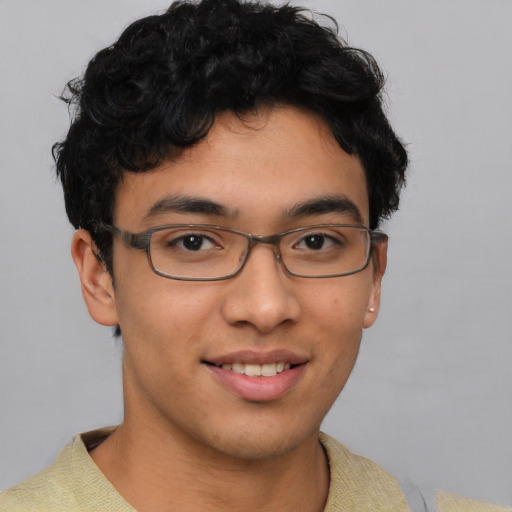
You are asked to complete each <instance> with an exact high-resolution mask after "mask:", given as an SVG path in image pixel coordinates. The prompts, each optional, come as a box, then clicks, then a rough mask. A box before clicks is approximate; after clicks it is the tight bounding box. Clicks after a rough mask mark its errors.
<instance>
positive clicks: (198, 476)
mask: <svg viewBox="0 0 512 512" xmlns="http://www.w3.org/2000/svg"><path fill="white" fill-rule="evenodd" d="M91 456H92V458H93V460H94V462H95V463H96V464H97V465H98V467H99V468H100V469H101V470H102V471H103V473H104V474H105V476H106V477H107V478H108V479H109V480H110V481H111V482H112V484H113V485H114V487H115V488H116V489H117V490H118V492H119V493H120V494H121V495H122V496H123V497H124V499H125V500H126V501H127V502H128V503H130V504H131V505H132V506H133V507H134V508H135V509H136V510H138V511H139V512H149V511H154V510H161V511H167V510H177V509H181V510H187V511H191V512H192V511H196V510H197V511H201V512H202V511H204V510H208V511H210V512H217V511H219V512H220V511H223V512H229V511H235V510H236V511H240V510H244V511H247V512H252V511H254V512H256V511H258V512H260V511H261V510H265V511H268V512H273V511H276V512H277V511H279V512H287V511H290V512H291V511H294V512H295V511H297V510H307V511H311V512H321V511H322V510H323V509H324V506H325V502H326V500H327V494H328V488H329V469H328V463H327V459H326V456H325V453H324V451H323V448H322V446H321V445H320V443H319V441H318V432H315V433H313V434H312V435H311V436H310V437H309V438H307V439H305V440H304V441H303V442H301V443H300V445H299V446H297V447H295V448H294V449H292V450H290V451H288V452H287V453H284V454H281V455H276V456H274V457H271V458H261V459H251V460H247V459H240V458H236V457H233V456H230V455H226V454H223V453H219V452H218V451H215V450H213V449H211V448H207V447H204V446H198V445H197V443H194V440H192V439H187V438H186V437H184V436H182V435H180V434H178V433H176V432H170V431H168V430H167V431H165V430H163V429H160V428H158V425H156V424H155V423H149V422H148V423H146V424H144V425H139V424H136V423H135V422H133V423H132V422H130V421H128V419H127V420H125V422H124V423H123V424H122V425H121V426H120V427H119V428H118V429H117V430H116V431H115V432H114V433H113V434H112V435H111V436H110V437H109V438H108V439H107V440H106V441H104V442H103V443H102V444H101V445H99V446H98V447H97V448H95V449H94V450H93V451H92V452H91Z"/></svg>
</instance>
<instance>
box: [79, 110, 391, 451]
mask: <svg viewBox="0 0 512 512" xmlns="http://www.w3.org/2000/svg"><path fill="white" fill-rule="evenodd" d="M177 198H179V199H180V201H176V199H177ZM184 198H185V199H184ZM325 198H331V199H332V198H336V199H339V200H340V201H338V202H337V203H336V201H335V202H331V203H336V204H338V203H342V204H346V203H352V205H353V206H355V209H354V208H352V209H348V210H345V209H343V208H339V207H334V206H328V207H319V208H310V209H309V210H307V211H302V212H300V214H297V211H298V208H297V207H298V205H303V204H305V203H308V202H309V203H313V204H317V205H321V204H323V205H325V204H327V203H326V202H325V201H324V202H322V200H323V199H325ZM194 199H201V200H202V203H203V204H204V203H208V204H211V203H215V204H216V205H219V206H220V208H217V207H216V208H213V209H212V208H204V206H198V204H199V202H198V201H194ZM331 203H329V204H331ZM155 205H159V206H158V208H155ZM294 212H295V213H294ZM174 223H196V224H199V223H201V224H215V225H221V226H226V227H230V228H234V229H237V230H240V231H243V232H246V233H252V234H255V235H271V234H274V233H279V232H282V231H286V230H289V229H293V228H296V227H301V226H308V225H313V224H321V223H349V224H359V223H363V224H365V225H368V197H367V189H366V181H365V175H364V171H363V168H362V166H361V163H360V161H359V160H358V158H357V157H355V156H349V155H348V154H346V153H345V152H344V151H343V150H342V149H341V148H340V147H339V146H338V145H337V143H336V142H335V141H334V139H333V138H332V135H331V134H330V132H329V129H328V127H327V126H326V124H325V123H324V122H323V121H322V120H321V119H320V118H319V117H316V116H315V115H313V114H311V113H306V112H304V111H302V110H298V109H295V108H291V107H286V108H285V107H282V108H277V107H276V108H273V109H271V110H264V111H260V112H258V113H256V114H253V115H251V116H246V118H244V120H243V121H241V120H240V119H238V118H237V117H235V116H234V115H232V114H229V113H228V114H225V115H222V116H221V117H219V118H218V120H217V122H216V124H215V125H214V127H213V128H212V130H211V131H210V133H209V135H208V137H207V139H206V140H204V141H202V142H201V143H199V144H197V145H196V146H195V147H193V148H191V149H188V150H186V151H185V152H184V153H183V154H182V155H180V156H179V157H178V158H176V159H174V160H173V161H167V162H164V163H163V164H162V165H160V166H159V167H158V168H157V169H154V170H152V171H150V172H146V173H139V174H132V173H126V175H125V176H124V179H123V181H122V183H121V184H120V186H119V189H118V191H117V198H116V208H115V218H114V225H116V226H118V227H120V228H122V229H125V230H129V231H132V232H134V233H137V232H140V231H143V230H146V229H149V228H151V227H154V226H158V225H163V224H174ZM113 253H114V259H113V267H114V282H115V287H110V288H108V285H107V284H105V283H107V281H108V279H109V278H108V277H107V275H106V274H102V276H101V279H98V283H103V284H102V285H101V286H103V288H104V289H105V290H107V291H106V292H104V295H103V297H102V298H101V300H98V298H97V297H96V298H95V297H94V293H92V294H88V293H85V292H84V295H85V296H86V300H87V302H88V306H89V311H90V312H91V315H92V316H93V317H94V318H95V319H96V320H97V321H99V322H100V323H103V324H109V325H115V324H116V323H119V325H120V326H121V330H122V333H123V341H124V348H125V352H124V380H125V409H126V417H125V422H133V423H134V424H137V423H138V424H140V425H142V424H143V423H144V422H147V423H150V424H151V425H153V426H154V425H158V426H159V427H160V428H162V429H166V431H171V432H173V433H174V434H175V435H178V436H181V437H182V438H183V439H187V440H189V441H191V442H193V443H196V444H197V445H200V446H202V447H203V448H204V447H206V448H208V449H211V450H214V451H216V452H221V453H223V454H227V455H229V456H233V457H238V458H248V459H251V458H261V457H271V456H275V455H277V454H280V453H285V452H287V451H290V450H291V449H293V448H295V447H298V446H300V445H301V443H303V442H305V441H306V440H307V439H311V438H312V437H314V436H316V435H317V431H318V429H319V427H320V423H321V421H322V419H323V418H324V416H325V415H326V413H327V411H328V410H329V408H330V407H331V405H332V404H333V402H334V400H335V399H336V397H337V396H338V394H339V393H340V391H341V389H342V388H343V386H344V384H345V382H346V381H347V378H348V377H349V375H350V372H351V370H352V368H353V366H354V363H355V360H356V356H357V353H358V350H359V344H360V340H361V335H362V330H363V328H364V327H369V326H370V325H371V324H372V323H373V322H374V320H375V317H376V312H377V311H378V303H379V297H380V278H381V272H382V271H383V268H384V266H385V247H384V246H378V248H377V254H376V258H374V260H373V262H372V264H371V265H369V266H368V267H367V268H366V269H365V270H363V271H361V272H359V273H357V274H354V275H350V276H343V277H336V278H323V279H322V278H313V279H305V278H301V277H294V276H291V275H289V274H288V273H287V272H286V271H285V269H284V268H283V267H282V265H281V264H280V262H279V261H278V260H276V258H275V255H274V252H273V249H272V247H271V246H269V245H264V244H259V245H256V246H255V247H254V248H253V249H252V251H251V253H250V255H249V258H248V260H247V262H246V264H245V266H244V268H243V269H242V271H241V272H240V273H239V274H238V275H236V276H235V277H233V278H230V279H228V280H225V281H209V282H190V281H177V280H172V279H166V278H163V277H160V276H158V275H156V274H155V273H154V272H153V271H152V270H151V268H150V266H149V264H148V261H147V258H146V254H145V253H144V252H143V251H139V250H136V249H133V248H130V247H128V246H126V245H125V244H124V243H123V242H122V240H120V239H118V238H117V237H116V238H115V240H114V251H113ZM379 262H380V264H379ZM101 286H100V288H101ZM88 295H89V297H88ZM91 295H92V296H91ZM372 309H373V310H374V311H372ZM283 367H284V370H283ZM235 370H237V371H235ZM281 370H283V371H281ZM239 371H242V372H245V373H246V374H251V373H253V372H256V373H258V372H261V371H263V372H264V373H268V374H269V375H270V376H250V375H245V374H241V373H238V372H239ZM276 372H279V373H276Z"/></svg>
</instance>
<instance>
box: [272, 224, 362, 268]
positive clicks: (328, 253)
mask: <svg viewBox="0 0 512 512" xmlns="http://www.w3.org/2000/svg"><path fill="white" fill-rule="evenodd" d="M280 249H281V257H282V259H283V263H284V265H285V266H286V268H287V269H288V271H289V272H291V273H292V274H297V275H299V276H304V277H329V276H338V275H344V274H352V273H354V272H357V271H359V270H362V269H363V268H364V267H365V266H366V265H367V263H368V255H369V252H370V236H369V233H368V231H367V230H366V229H362V228H358V227H353V226H313V227H310V228H305V229H303V230H301V231H296V232H294V233H289V234H288V235H286V236H284V237H283V238H282V240H281V248H280Z"/></svg>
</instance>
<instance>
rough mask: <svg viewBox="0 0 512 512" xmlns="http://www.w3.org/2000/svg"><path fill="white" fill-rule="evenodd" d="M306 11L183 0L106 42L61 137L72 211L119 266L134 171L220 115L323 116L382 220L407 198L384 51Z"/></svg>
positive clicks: (76, 90) (57, 152)
mask: <svg viewBox="0 0 512 512" xmlns="http://www.w3.org/2000/svg"><path fill="white" fill-rule="evenodd" d="M324 19H327V20H328V21H329V23H328V26H323V25H321V24H320V23H318V22H317V21H315V19H314V17H313V16H312V15H311V13H310V12H309V11H306V10H305V9H302V8H299V7H294V6H290V5H283V6H275V5H270V4H267V3H260V2H244V1H242V0H202V1H199V2H194V1H187V0H185V1H178V2H175V3H173V4H172V5H171V6H170V7H169V9H168V10H167V11H166V12H165V13H163V14H161V15H155V16H149V17H147V18H143V19H140V20H138V21H136V22H134V23H133V24H131V25H130V26H129V27H128V28H127V29H126V30H125V31H124V32H123V34H122V35H121V37H120V38H119V39H118V41H117V42H115V43H114V44H113V45H112V46H109V47H108V48H105V49H103V50H101V51H100V52H99V53H98V54H97V55H96V56H95V57H94V58H93V59H92V60H91V62H90V63H89V65H88V67H87V70H86V72H85V74H84V76H83V77H82V78H77V79H75V80H72V81H71V82H69V83H68V84H67V88H66V90H65V92H64V93H63V95H62V98H63V99H64V100H65V101H66V102H68V103H69V104H70V106H71V107H72V111H73V116H72V122H71V127H70V129H69V132H68V134H67V137H66V139H65V140H63V141H62V142H59V143H57V144H55V145H54V147H53V154H54V158H55V161H56V167H57V174H58V176H59V177H60V179H61V180H62V184H63V188H64V197H65V203H66V211H67V214H68V217H69V220H70V221H71V223H72V224H73V226H74V227H75V228H84V229H87V230H89V231H90V232H91V234H92V236H93V239H94V241H95V243H96V245H97V247H98V249H99V251H100V253H101V255H102V258H103V260H104V261H105V263H106V265H107V267H108V268H109V270H112V240H111V235H107V234H105V233H104V232H101V231H95V226H96V225H97V224H99V223H106V224H109V223H111V221H112V214H113V209H114V203H115V191H116V186H117V184H118V183H119V180H120V179H122V175H123V173H125V172H143V171H147V170H149V169H152V168H154V167H156V166H157V165H158V164H159V163H160V162H161V161H162V160H163V159H166V158H172V157H173V156H176V155H178V154H179V153H180V151H181V150H182V149H183V148H185V147H188V146H191V145H193V144H195V143H196V142H198V141H200V140H201V139H203V138H204V137H205V136H206V135H207V133H208V131H209V129H210V128H211V126H212V124H213V123H214V121H215V118H216V116H218V115H219V114H220V113H222V112H225V111H232V112H234V113H236V114H243V113H246V112H249V111H252V110H255V109H257V108H259V107H260V106H267V105H268V106H272V105H292V106H296V107H300V108H303V109H307V110H310V111H313V112H315V113H317V114H320V115H321V116H322V117H323V118H324V119H325V120H326V122H327V123H328V125H329V126H330V128H331V130H332V133H333V135H334V137H335V138H336V140H337V142H338V143H339V145H340V146H341V147H342V148H343V149H344V150H345V151H346V152H347V153H349V154H357V155H358V156H359V158H360V159H361V162H362V164H363V167H364V170H365V173H366V180H367V184H368V197H369V205H370V227H371V228H375V227H377V226H378V225H379V223H380V221H381V219H383V218H385V217H388V216H389V215H390V214H391V213H392V212H393V211H394V210H396V209H397V208H398V202H399V193H400V189H401V188H402V186H403V184H404V174H405V170H406V167H407V154H406V151H405V149H404V147H403V145H402V144H401V142H400V141H399V139H398V138H397V136H396V135H395V133H394V132H393V130H392V128H391V127H390V125H389V122H388V120H387V118H386V115H385V114H384V112H383V104H382V89H383V86H384V77H383V74H382V72H381V70H380V69H379V67H378V65H377V63H376V62H375V60H374V58H373V57H372V56H371V55H370V54H368V53H367V52H365V51H363V50H359V49H356V48H351V47H350V46H348V44H347V43H346V42H345V41H344V40H342V39H341V38H339V37H338V35H337V31H338V30H337V28H338V27H337V24H336V22H335V21H334V20H333V19H332V18H330V17H326V18H324Z"/></svg>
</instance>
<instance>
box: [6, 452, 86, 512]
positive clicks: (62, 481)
mask: <svg viewBox="0 0 512 512" xmlns="http://www.w3.org/2000/svg"><path fill="white" fill-rule="evenodd" d="M70 450H71V446H70V445H68V446H66V447H65V448H64V449H63V450H62V452H61V453H60V455H59V457H58V458H57V460H56V462H55V463H54V464H53V465H51V466H50V467H48V468H47V469H45V470H44V471H42V472H41V473H39V474H37V475H35V476H33V477H32V478H29V479H28V480H26V481H25V482H22V483H21V484H18V485H16V486H14V487H12V488H11V489H8V490H6V491H5V492H3V493H2V494H0V512H7V511H9V512H24V511H29V510H38V511H47V510H48V511H49V510H51V511H55V512H60V511H62V512H64V511H65V510H66V511H73V510H76V503H75V500H74V495H73V490H72V488H70V486H69V479H68V478H65V475H69V471H70V453H69V452H70Z"/></svg>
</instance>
